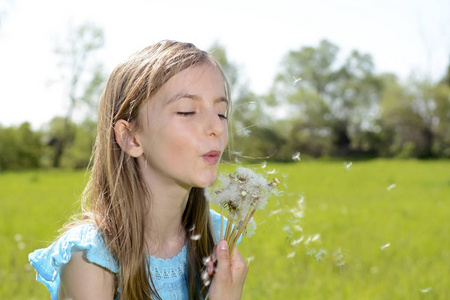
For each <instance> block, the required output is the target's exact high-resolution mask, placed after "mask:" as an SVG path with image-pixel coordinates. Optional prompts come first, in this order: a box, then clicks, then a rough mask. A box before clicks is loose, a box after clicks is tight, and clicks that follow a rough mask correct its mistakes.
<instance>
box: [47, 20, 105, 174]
mask: <svg viewBox="0 0 450 300" xmlns="http://www.w3.org/2000/svg"><path fill="white" fill-rule="evenodd" d="M103 44H104V34H103V30H102V29H101V28H99V27H97V26H95V25H93V24H91V23H84V24H82V25H81V26H79V27H76V28H74V29H70V30H69V33H68V35H67V38H66V39H65V40H64V41H63V42H61V43H59V44H58V46H57V47H56V49H55V53H56V54H57V55H58V57H59V58H60V63H59V69H60V71H61V79H60V80H61V82H63V84H64V85H65V87H66V90H67V96H68V100H69V101H68V102H69V105H68V109H67V112H66V115H65V117H64V125H63V127H62V132H61V135H59V136H58V137H56V136H55V137H53V141H54V142H53V144H52V146H53V147H54V150H55V151H54V157H53V163H52V165H53V167H59V166H60V164H61V157H62V156H63V154H64V151H65V150H66V147H67V144H68V143H69V142H70V136H71V133H70V126H71V122H72V119H73V113H74V111H75V109H80V108H83V107H84V108H85V110H87V112H88V113H87V115H89V112H92V111H96V109H94V108H95V107H96V103H97V99H98V97H99V95H100V91H101V89H102V85H103V82H104V79H105V76H104V73H103V67H102V65H101V64H100V63H98V62H95V61H93V60H94V59H95V58H96V57H95V55H94V54H95V53H96V52H97V51H98V50H99V49H100V48H102V47H103Z"/></svg>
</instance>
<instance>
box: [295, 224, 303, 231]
mask: <svg viewBox="0 0 450 300" xmlns="http://www.w3.org/2000/svg"><path fill="white" fill-rule="evenodd" d="M294 229H295V231H299V232H303V228H302V226H300V225H295V226H294Z"/></svg>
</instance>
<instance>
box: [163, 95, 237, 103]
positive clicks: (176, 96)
mask: <svg viewBox="0 0 450 300" xmlns="http://www.w3.org/2000/svg"><path fill="white" fill-rule="evenodd" d="M183 98H188V99H192V100H196V101H198V100H200V99H201V97H199V96H198V95H192V94H187V93H179V94H176V95H174V96H173V97H171V98H170V99H169V100H168V101H167V102H166V105H169V104H171V103H173V102H176V101H178V100H180V99H183ZM214 102H215V103H217V102H225V103H226V104H227V106H228V104H229V101H228V99H227V98H226V97H219V98H217V99H216V100H215V101H214Z"/></svg>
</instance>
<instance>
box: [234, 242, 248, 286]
mask: <svg viewBox="0 0 450 300" xmlns="http://www.w3.org/2000/svg"><path fill="white" fill-rule="evenodd" d="M231 273H232V276H233V280H238V281H242V282H244V280H245V277H247V273H248V264H247V262H246V261H245V259H244V258H243V257H242V255H241V254H240V253H239V250H238V249H237V248H235V249H234V251H233V254H232V256H231Z"/></svg>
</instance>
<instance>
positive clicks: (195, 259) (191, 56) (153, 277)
mask: <svg viewBox="0 0 450 300" xmlns="http://www.w3.org/2000/svg"><path fill="white" fill-rule="evenodd" d="M228 95H229V93H228V84H227V81H226V79H225V76H224V74H223V72H222V70H221V68H220V66H219V64H218V63H217V62H216V61H215V60H214V59H213V58H212V57H211V56H210V55H209V54H208V53H206V52H204V51H201V50H199V49H197V48H196V47H195V46H194V45H192V44H186V43H179V42H174V41H163V42H161V43H158V44H156V45H153V46H150V47H148V48H145V49H144V50H142V51H140V52H138V53H136V54H134V55H133V56H131V57H130V58H129V59H128V60H127V61H125V62H124V63H122V64H120V65H119V66H118V67H116V69H115V70H114V71H113V72H112V74H111V76H110V78H109V80H108V83H107V86H106V88H105V91H104V92H103V94H102V97H101V101H100V107H99V116H98V128H97V140H96V144H95V152H94V157H93V161H94V163H93V168H92V174H91V177H90V180H89V183H88V185H87V187H86V189H85V191H84V193H83V204H84V205H83V214H82V216H81V218H78V219H79V220H78V221H76V222H72V224H70V225H69V226H68V227H67V228H68V229H67V230H66V232H65V233H64V234H63V235H62V236H61V237H60V238H59V239H58V240H57V241H56V242H55V243H53V244H52V245H51V246H50V247H48V248H46V249H39V250H36V251H35V252H33V253H31V254H30V257H29V259H30V262H31V264H32V265H33V267H34V268H35V269H36V271H37V280H39V281H41V282H43V283H44V284H45V285H46V286H47V287H48V289H49V291H50V293H51V297H52V299H69V298H70V299H113V298H114V299H119V298H120V299H202V298H205V297H206V295H209V298H210V299H212V300H214V299H240V297H241V293H242V288H243V284H244V280H245V277H246V274H247V264H246V263H245V260H244V259H243V258H242V256H241V255H240V254H239V252H238V251H237V250H235V251H234V252H233V254H232V256H231V258H230V254H229V253H228V248H227V244H226V242H225V241H220V242H219V243H218V245H217V247H214V245H215V243H216V242H217V241H218V237H219V236H220V233H219V231H220V215H218V214H216V213H215V212H213V211H210V210H209V206H208V203H207V201H206V200H205V197H204V194H203V189H204V188H205V187H208V186H210V185H212V184H213V183H214V181H215V180H216V176H217V170H218V164H219V161H220V158H221V156H222V153H223V151H224V149H225V146H226V144H227V141H228V129H227V114H228V110H229V99H228ZM212 253H213V254H214V255H215V256H216V258H217V267H214V265H212V263H211V262H209V263H208V264H207V272H208V274H209V275H211V276H212V275H214V276H213V279H212V282H211V285H209V286H205V285H204V284H203V281H202V279H201V278H200V277H201V276H200V274H201V271H202V268H204V265H203V258H205V257H208V256H209V255H210V254H212Z"/></svg>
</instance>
